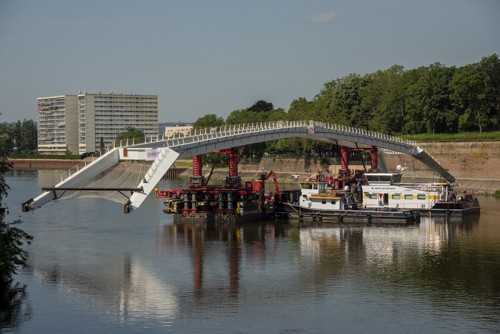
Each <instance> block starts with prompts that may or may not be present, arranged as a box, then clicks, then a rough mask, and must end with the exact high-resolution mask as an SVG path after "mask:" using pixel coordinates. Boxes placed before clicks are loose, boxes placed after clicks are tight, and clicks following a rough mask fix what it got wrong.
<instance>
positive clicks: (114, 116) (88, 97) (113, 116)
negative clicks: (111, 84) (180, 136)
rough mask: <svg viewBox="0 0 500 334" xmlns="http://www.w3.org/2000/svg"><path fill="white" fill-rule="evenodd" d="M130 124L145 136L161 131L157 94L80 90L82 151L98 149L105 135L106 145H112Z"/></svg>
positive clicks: (80, 151) (79, 106)
mask: <svg viewBox="0 0 500 334" xmlns="http://www.w3.org/2000/svg"><path fill="white" fill-rule="evenodd" d="M129 127H133V128H136V129H141V130H142V131H143V132H144V135H145V136H156V135H158V96H157V95H125V94H88V93H83V94H78V132H79V138H78V142H79V143H78V144H79V153H80V154H82V153H85V152H94V151H98V150H99V146H100V142H101V138H102V140H103V142H104V146H105V147H112V146H113V141H114V140H115V138H116V136H117V135H118V134H120V133H122V132H124V131H126V129H127V128H129Z"/></svg>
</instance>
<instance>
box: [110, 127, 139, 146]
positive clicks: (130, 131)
mask: <svg viewBox="0 0 500 334" xmlns="http://www.w3.org/2000/svg"><path fill="white" fill-rule="evenodd" d="M136 138H144V131H142V129H136V128H134V127H133V126H127V127H126V128H125V131H124V132H122V133H119V134H118V136H116V143H117V144H119V143H120V141H125V140H127V139H129V140H130V139H132V140H133V139H136Z"/></svg>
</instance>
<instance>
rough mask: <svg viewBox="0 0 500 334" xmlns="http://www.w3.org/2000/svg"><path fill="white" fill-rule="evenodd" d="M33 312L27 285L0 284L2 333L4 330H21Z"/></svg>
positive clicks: (0, 326) (0, 323) (0, 324)
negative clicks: (21, 326)
mask: <svg viewBox="0 0 500 334" xmlns="http://www.w3.org/2000/svg"><path fill="white" fill-rule="evenodd" d="M32 312H33V310H32V308H31V304H30V302H29V299H28V294H27V289H26V285H21V284H20V283H17V282H16V283H15V284H14V283H0V332H2V328H10V329H14V330H17V329H19V327H20V325H21V324H22V323H23V322H25V321H28V320H29V319H30V318H31V314H32Z"/></svg>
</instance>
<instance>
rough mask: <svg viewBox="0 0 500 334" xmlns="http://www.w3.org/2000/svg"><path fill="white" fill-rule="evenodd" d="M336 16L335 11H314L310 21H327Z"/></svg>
mask: <svg viewBox="0 0 500 334" xmlns="http://www.w3.org/2000/svg"><path fill="white" fill-rule="evenodd" d="M335 16H337V13H335V12H327V13H316V14H314V15H313V16H311V22H312V23H327V22H330V21H332V20H333V18H334V17H335Z"/></svg>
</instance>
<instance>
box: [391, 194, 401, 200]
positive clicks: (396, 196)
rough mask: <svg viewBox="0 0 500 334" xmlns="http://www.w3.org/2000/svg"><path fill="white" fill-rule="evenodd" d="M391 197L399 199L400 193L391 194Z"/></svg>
mask: <svg viewBox="0 0 500 334" xmlns="http://www.w3.org/2000/svg"><path fill="white" fill-rule="evenodd" d="M392 199H401V194H392Z"/></svg>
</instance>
